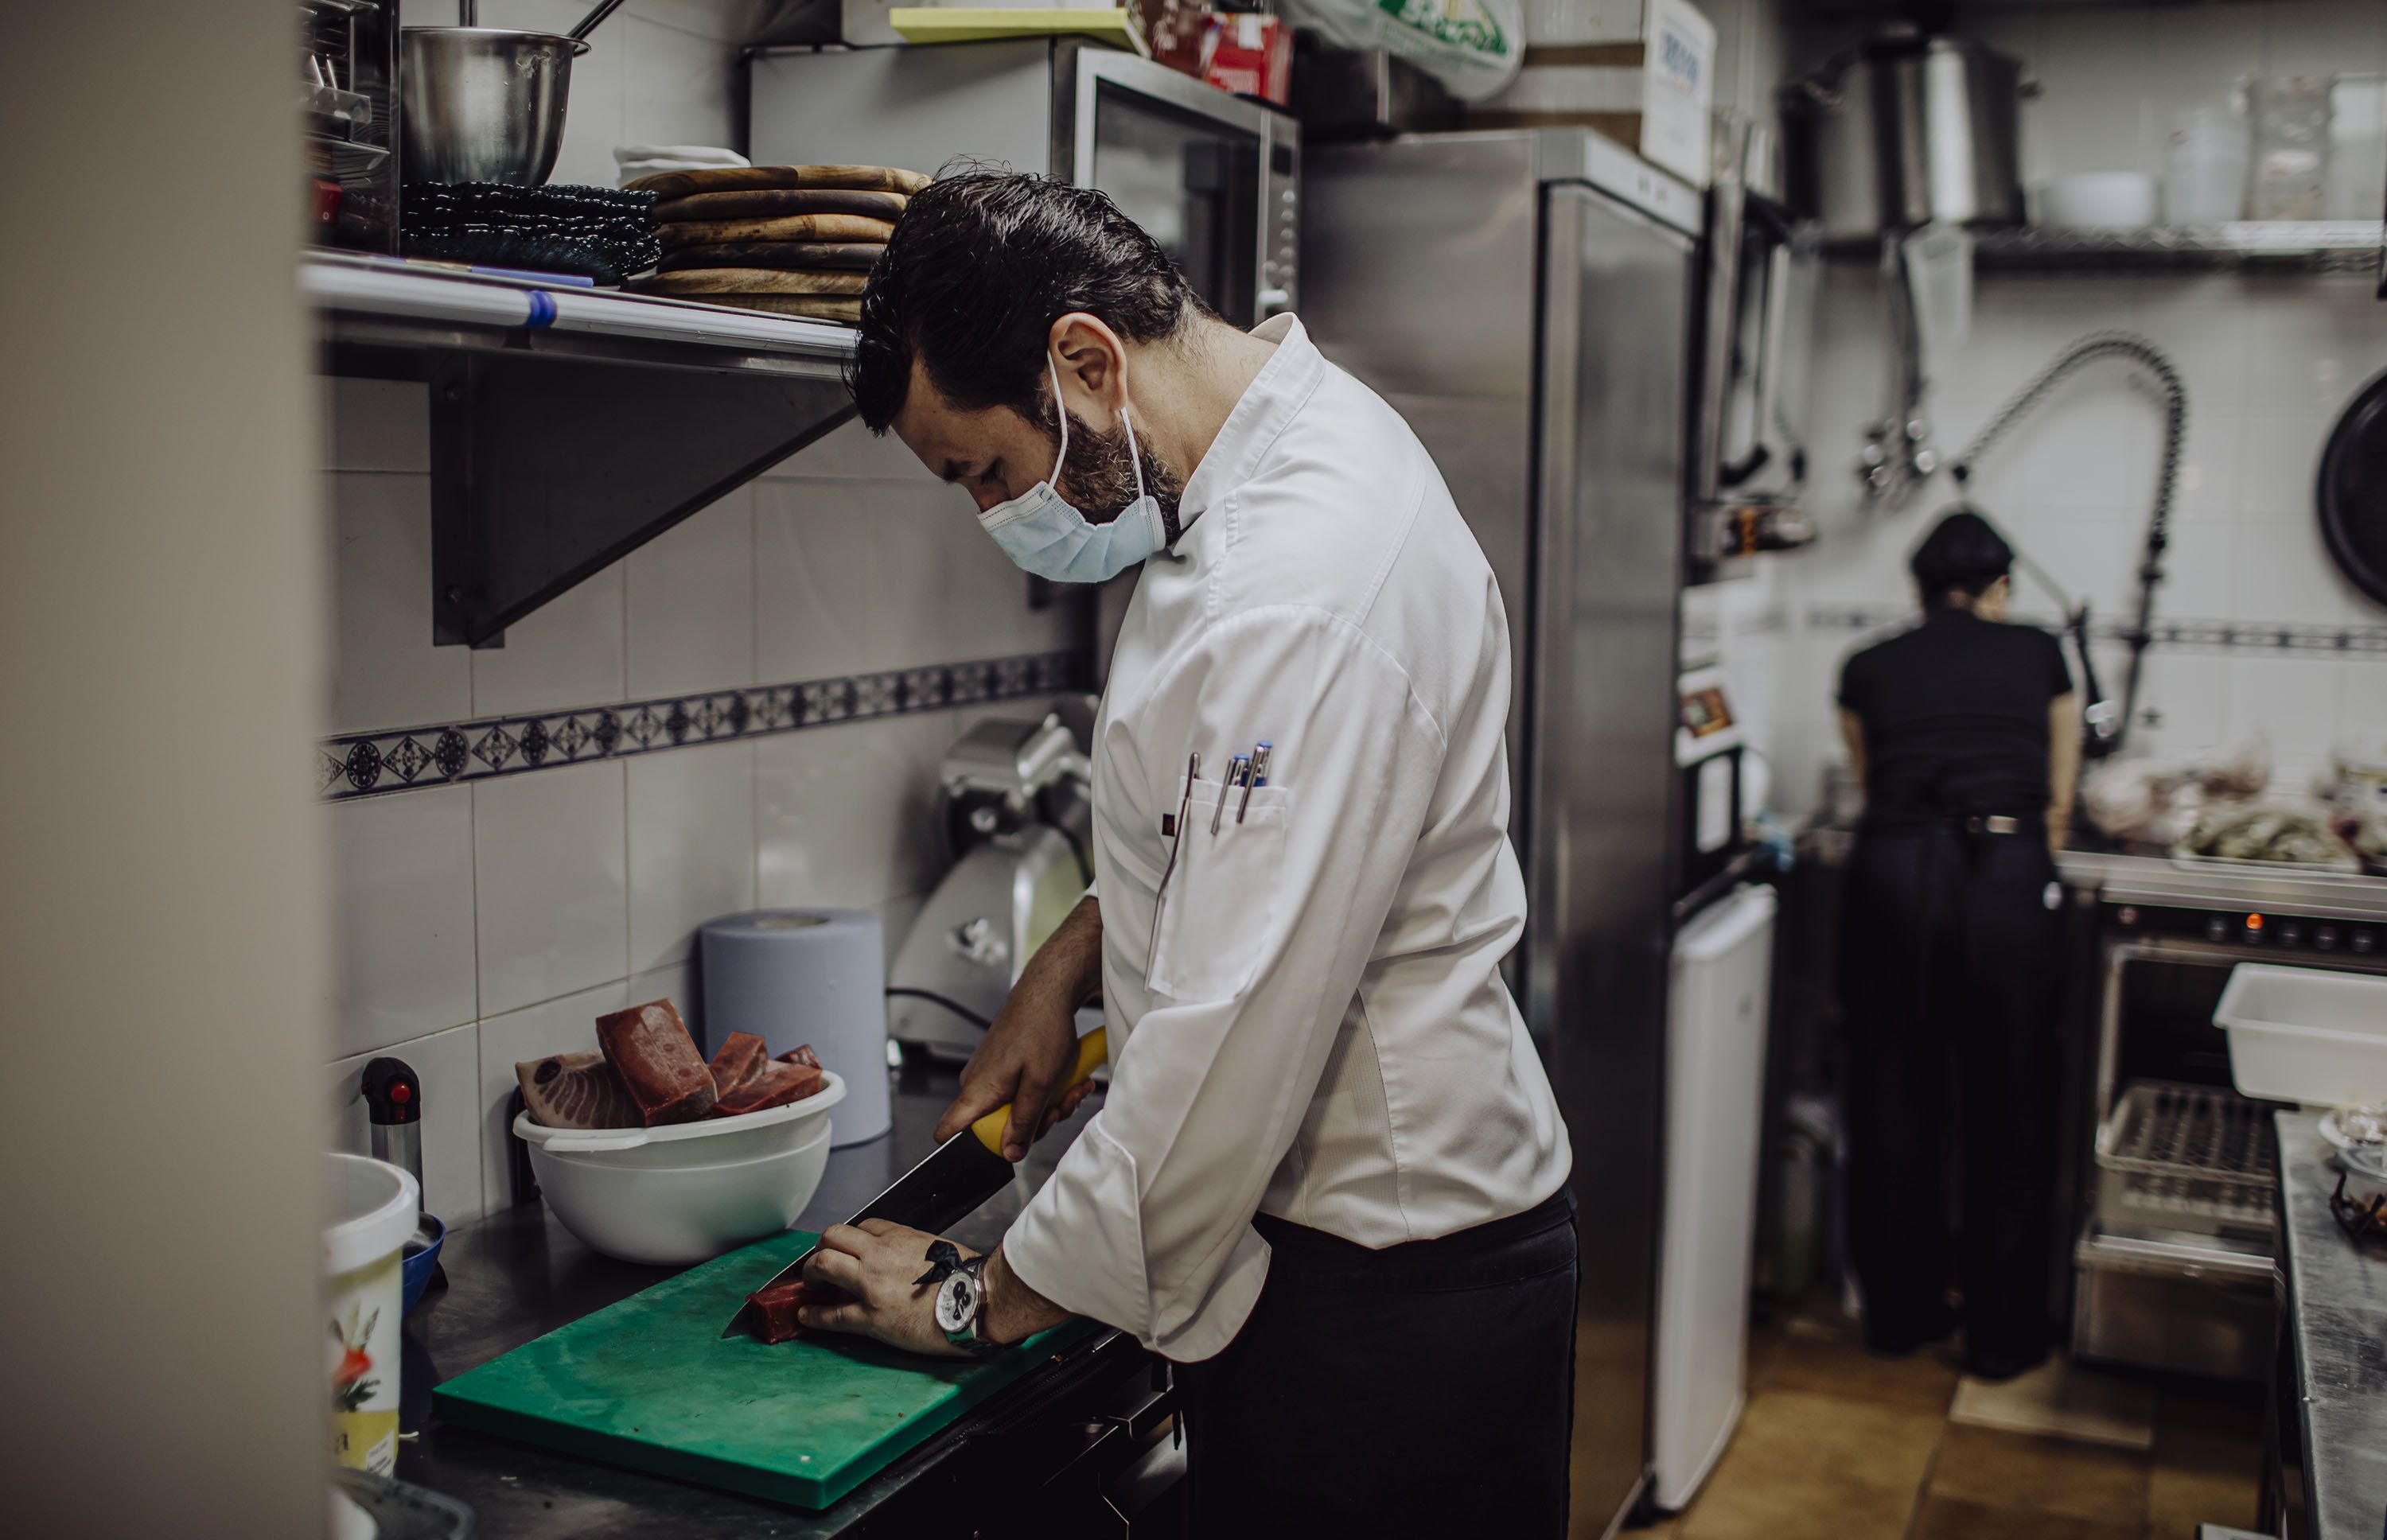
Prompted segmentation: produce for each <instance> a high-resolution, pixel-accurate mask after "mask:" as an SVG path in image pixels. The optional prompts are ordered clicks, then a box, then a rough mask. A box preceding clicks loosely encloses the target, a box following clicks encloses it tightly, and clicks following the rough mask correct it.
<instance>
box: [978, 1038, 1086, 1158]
mask: <svg viewBox="0 0 2387 1540" xmlns="http://www.w3.org/2000/svg"><path fill="white" fill-rule="evenodd" d="M1108 1057H1110V1040H1109V1039H1108V1038H1106V1037H1105V1036H1104V1035H1103V1029H1101V1028H1100V1027H1097V1028H1095V1029H1093V1030H1092V1031H1091V1032H1088V1033H1087V1034H1086V1035H1085V1036H1084V1037H1081V1038H1080V1039H1079V1040H1078V1057H1077V1059H1076V1061H1075V1062H1074V1063H1072V1064H1071V1065H1070V1066H1069V1078H1068V1079H1065V1080H1063V1081H1062V1082H1061V1083H1060V1084H1059V1085H1056V1086H1055V1087H1054V1088H1053V1100H1054V1101H1055V1102H1057V1101H1059V1100H1060V1099H1061V1095H1062V1093H1063V1092H1068V1091H1074V1090H1076V1089H1077V1088H1078V1087H1080V1086H1081V1085H1083V1084H1085V1083H1086V1082H1087V1081H1088V1080H1090V1079H1092V1078H1093V1074H1094V1067H1095V1066H1097V1065H1099V1064H1101V1063H1102V1062H1103V1061H1104V1060H1105V1059H1106V1058H1108ZM1010 1128H1011V1104H1010V1103H1009V1102H1005V1103H1004V1104H1003V1105H1001V1106H999V1107H997V1108H995V1109H994V1110H993V1111H992V1112H990V1113H988V1114H987V1115H986V1116H985V1117H981V1118H979V1120H978V1121H977V1122H975V1123H972V1124H971V1125H970V1132H972V1133H974V1134H976V1135H978V1142H979V1143H981V1144H983V1145H985V1146H986V1147H987V1148H988V1149H990V1150H992V1151H993V1152H994V1153H995V1154H996V1155H1001V1154H1002V1153H1003V1136H1004V1133H1005V1132H1006V1131H1008V1130H1009V1129H1010Z"/></svg>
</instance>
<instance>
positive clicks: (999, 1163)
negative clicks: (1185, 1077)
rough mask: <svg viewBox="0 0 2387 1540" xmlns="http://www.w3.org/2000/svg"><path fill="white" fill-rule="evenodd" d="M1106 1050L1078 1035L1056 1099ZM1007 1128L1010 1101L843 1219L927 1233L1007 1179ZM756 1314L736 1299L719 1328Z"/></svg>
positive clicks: (785, 1276)
mask: <svg viewBox="0 0 2387 1540" xmlns="http://www.w3.org/2000/svg"><path fill="white" fill-rule="evenodd" d="M1109 1053H1110V1043H1109V1040H1108V1039H1107V1038H1106V1037H1105V1035H1104V1031H1103V1029H1101V1028H1100V1027H1097V1028H1095V1029H1093V1030H1092V1031H1091V1032H1088V1033H1087V1034H1086V1035H1085V1036H1084V1037H1081V1038H1080V1039H1079V1040H1078V1056H1077V1058H1076V1060H1075V1061H1074V1062H1072V1063H1071V1064H1070V1066H1069V1073H1068V1076H1067V1079H1063V1080H1062V1081H1061V1083H1060V1084H1059V1085H1056V1086H1055V1087H1054V1088H1053V1099H1054V1100H1055V1101H1056V1102H1057V1101H1059V1100H1060V1099H1061V1097H1062V1096H1063V1094H1065V1093H1066V1092H1070V1091H1074V1090H1076V1089H1077V1088H1078V1087H1079V1086H1081V1085H1083V1084H1085V1083H1086V1081H1087V1080H1089V1079H1092V1077H1093V1073H1094V1070H1095V1068H1096V1067H1098V1066H1099V1065H1101V1063H1102V1062H1103V1060H1104V1059H1105V1058H1106V1057H1108V1056H1109ZM1010 1129H1011V1104H1010V1103H1008V1102H1005V1103H1004V1105H1001V1106H999V1107H997V1108H995V1109H994V1110H993V1111H992V1112H990V1113H988V1114H987V1115H986V1116H985V1117H981V1118H979V1120H978V1121H977V1122H975V1123H972V1124H971V1125H970V1126H969V1127H968V1129H966V1130H964V1131H963V1132H961V1133H957V1134H955V1135H954V1137H953V1138H951V1139H948V1140H946V1141H945V1142H943V1143H941V1144H940V1145H938V1146H937V1147H936V1149H934V1150H933V1151H931V1152H930V1153H929V1155H928V1158H927V1159H925V1160H923V1161H921V1162H920V1164H918V1165H917V1166H915V1167H913V1168H911V1169H910V1170H909V1171H906V1172H904V1173H903V1175H902V1176H901V1177H898V1178H897V1179H896V1180H895V1185H894V1186H892V1187H890V1188H889V1189H887V1191H885V1192H884V1193H879V1194H878V1196H877V1197H875V1198H873V1199H871V1200H870V1201H869V1202H868V1203H866V1204H865V1205H862V1208H861V1210H860V1211H859V1212H857V1213H856V1214H855V1215H854V1216H853V1217H852V1218H850V1219H848V1220H846V1221H845V1222H846V1223H847V1224H850V1225H858V1224H860V1223H861V1222H862V1221H863V1220H865V1219H892V1220H893V1221H894V1222H895V1223H897V1224H899V1225H907V1226H909V1227H911V1228H912V1229H914V1230H925V1231H928V1233H930V1234H931V1235H934V1234H938V1233H941V1231H943V1230H944V1229H945V1227H946V1226H948V1225H950V1224H952V1223H954V1221H955V1220H957V1219H960V1218H966V1216H967V1215H969V1214H970V1213H972V1212H973V1211H975V1210H976V1209H977V1208H978V1206H979V1205H980V1204H982V1203H984V1202H986V1200H987V1199H989V1198H991V1197H992V1196H994V1195H995V1194H996V1193H1000V1192H1002V1191H1003V1190H1004V1187H1006V1186H1008V1185H1009V1184H1010V1182H1011V1179H1012V1177H1013V1176H1014V1174H1015V1170H1014V1168H1013V1166H1012V1164H1011V1162H1009V1161H1007V1160H1005V1159H1004V1158H1003V1136H1004V1134H1005V1133H1007V1132H1009V1131H1010ZM819 1249H820V1246H819V1243H817V1242H815V1243H813V1244H812V1245H809V1246H806V1247H805V1248H804V1249H803V1250H802V1252H801V1253H799V1254H798V1255H797V1256H796V1259H795V1260H794V1261H792V1262H789V1264H788V1265H787V1266H786V1267H784V1268H781V1269H779V1270H778V1271H777V1272H776V1273H773V1274H772V1275H771V1277H770V1281H768V1282H765V1283H763V1284H762V1285H760V1286H759V1287H757V1288H756V1289H754V1290H753V1291H752V1292H753V1293H755V1294H761V1293H762V1292H763V1290H764V1289H768V1288H770V1287H771V1286H772V1285H773V1284H777V1283H784V1282H787V1281H789V1280H790V1279H794V1278H800V1277H802V1275H803V1270H804V1264H805V1263H806V1262H807V1261H809V1260H811V1258H812V1255H813V1253H814V1252H815V1251H817V1250H819ZM756 1314H757V1312H756V1310H755V1307H754V1306H753V1305H752V1304H751V1302H749V1303H746V1304H742V1305H740V1306H739V1307H738V1313H737V1314H736V1315H735V1316H732V1317H731V1318H730V1319H729V1324H728V1325H727V1326H725V1327H723V1328H722V1329H721V1334H722V1335H723V1336H725V1337H734V1336H737V1335H738V1334H739V1332H751V1331H752V1330H753V1329H754V1323H755V1317H756Z"/></svg>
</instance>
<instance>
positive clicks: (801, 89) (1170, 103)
mask: <svg viewBox="0 0 2387 1540" xmlns="http://www.w3.org/2000/svg"><path fill="white" fill-rule="evenodd" d="M747 69H748V80H747V89H748V97H747V101H748V112H749V125H748V126H749V136H748V143H749V154H750V155H751V157H752V158H753V159H754V160H755V161H756V162H757V163H758V164H775V163H789V164H854V165H865V166H898V167H903V168H904V169H906V170H917V171H924V172H928V173H930V174H934V173H935V172H937V171H938V170H941V169H945V168H949V167H954V166H959V165H965V164H970V163H976V164H979V165H985V166H999V167H1004V168H1007V169H1009V170H1018V171H1033V172H1037V173H1039V174H1042V175H1044V176H1048V177H1051V178H1053V179H1055V181H1060V182H1067V183H1070V184H1072V185H1074V186H1080V187H1097V188H1100V189H1101V190H1102V191H1104V192H1105V193H1107V194H1109V195H1110V196H1111V199H1112V201H1113V202H1115V203H1117V204H1118V206H1119V208H1121V209H1122V210H1124V211H1125V212H1126V214H1127V215H1128V217H1129V218H1130V219H1132V220H1134V221H1136V222H1137V223H1138V224H1140V225H1142V226H1143V228H1144V229H1145V230H1146V231H1147V232H1149V233H1150V234H1152V236H1153V238H1154V239H1156V240H1157V241H1158V242H1159V243H1160V245H1161V246H1162V248H1163V249H1165V250H1166V251H1167V252H1168V255H1169V257H1170V258H1171V259H1174V260H1175V261H1176V263H1177V265H1178V266H1179V267H1180V268H1181V270H1183V271H1184V273H1185V276H1186V278H1187V279H1188V280H1189V281H1190V282H1191V283H1192V284H1193V288H1194V291H1195V292H1196V293H1198V294H1200V295H1201V297H1203V299H1204V300H1205V301H1206V302H1207V303H1208V305H1209V306H1210V308H1211V309H1214V310H1216V311H1217V312H1218V313H1219V316H1220V318H1221V319H1223V320H1226V321H1228V322H1232V323H1234V324H1235V325H1238V326H1244V327H1249V326H1256V325H1257V324H1259V322H1263V321H1265V320H1267V319H1268V318H1269V316H1271V315H1274V314H1276V313H1277V312H1278V311H1280V310H1287V309H1292V308H1293V307H1294V304H1295V299H1296V297H1297V296H1298V294H1299V290H1300V272H1299V247H1300V180H1299V168H1300V152H1301V134H1300V125H1299V124H1298V123H1297V122H1296V121H1295V120H1294V119H1293V118H1292V117H1291V116H1290V115H1288V114H1286V113H1283V112H1280V111H1278V110H1276V109H1275V108H1273V107H1268V106H1266V105H1265V104H1262V103H1259V102H1256V101H1252V100H1249V99H1247V98H1244V97H1241V96H1234V95H1229V94H1228V93H1226V92H1224V91H1220V90H1219V89H1218V88H1217V87H1215V86H1212V85H1209V84H1206V83H1205V82H1201V81H1197V80H1194V79H1193V78H1192V77H1191V76H1188V75H1181V74H1179V73H1178V72H1177V71H1176V70H1174V69H1169V68H1168V67H1167V66H1166V65H1160V64H1155V63H1154V62H1153V61H1152V60H1150V59H1147V58H1143V57H1139V56H1137V55H1134V54H1130V53H1123V52H1120V51H1118V50H1117V49H1112V48H1105V47H1102V46H1099V45H1097V44H1090V43H1086V42H1082V41H1080V40H1074V39H1067V38H1035V39H1028V40H1015V41H1004V42H995V43H964V44H944V45H941V46H938V47H932V48H908V47H858V48H857V47H794V48H788V47H780V48H762V49H757V50H755V51H754V52H753V53H752V54H751V57H749V59H748V62H747Z"/></svg>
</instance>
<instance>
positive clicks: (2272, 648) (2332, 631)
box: [1807, 604, 2387, 661]
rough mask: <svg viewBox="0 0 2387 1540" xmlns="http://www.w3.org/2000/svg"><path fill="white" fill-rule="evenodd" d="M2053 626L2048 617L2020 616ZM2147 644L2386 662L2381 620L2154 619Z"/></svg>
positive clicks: (1842, 613)
mask: <svg viewBox="0 0 2387 1540" xmlns="http://www.w3.org/2000/svg"><path fill="white" fill-rule="evenodd" d="M1913 618H1914V611H1913V608H1912V607H1910V606H1906V605H1899V604H1811V605H1809V606H1808V607H1807V624H1808V625H1810V626H1812V627H1813V628H1814V629H1816V630H1820V631H1878V630H1882V629H1884V628H1886V627H1888V626H1893V625H1904V624H1906V623H1907V622H1909V621H1912V620H1913ZM2022 618H2024V619H2027V620H2029V621H2030V622H2031V623H2032V624H2033V625H2047V626H2049V628H2050V629H2052V628H2053V621H2052V617H2050V616H2046V615H2027V616H2024V617H2022ZM2090 631H2091V634H2092V635H2093V636H2094V637H2096V638H2097V639H2098V640H2099V641H2107V642H2122V641H2128V639H2129V626H2128V625H2127V624H2125V623H2124V622H2122V621H2118V620H2108V621H2100V622H2097V623H2095V624H2094V625H2092V626H2091V627H2090ZM2153 645H2154V646H2156V647H2162V648H2170V649H2173V650H2179V651H2183V652H2239V651H2250V652H2287V653H2292V654H2294V655H2296V656H2300V657H2315V658H2361V659H2365V660H2370V659H2378V660H2382V661H2387V625H2296V624H2292V623H2290V622H2283V621H2261V620H2161V619H2158V620H2157V621H2156V622H2155V623H2154V628H2153Z"/></svg>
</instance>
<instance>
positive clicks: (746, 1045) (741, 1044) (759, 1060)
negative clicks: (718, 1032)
mask: <svg viewBox="0 0 2387 1540" xmlns="http://www.w3.org/2000/svg"><path fill="white" fill-rule="evenodd" d="M770 1062H771V1050H770V1049H769V1048H768V1047H766V1046H764V1042H763V1040H762V1039H761V1038H758V1037H756V1036H755V1035H754V1034H753V1033H751V1032H732V1033H730V1034H729V1037H728V1039H727V1040H726V1041H724V1042H723V1043H722V1045H721V1051H720V1052H719V1053H717V1054H714V1055H713V1089H714V1090H715V1091H718V1092H721V1094H722V1095H724V1096H726V1095H728V1094H729V1093H730V1092H733V1091H735V1090H737V1089H738V1088H739V1086H741V1085H744V1084H745V1083H746V1082H747V1081H749V1080H751V1079H753V1078H754V1077H755V1076H757V1075H759V1074H761V1073H762V1072H763V1067H764V1065H766V1064H768V1063H770Z"/></svg>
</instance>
